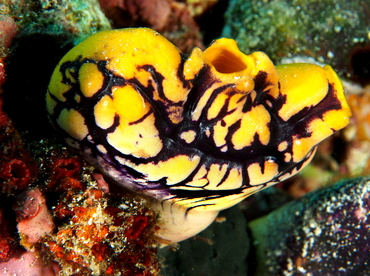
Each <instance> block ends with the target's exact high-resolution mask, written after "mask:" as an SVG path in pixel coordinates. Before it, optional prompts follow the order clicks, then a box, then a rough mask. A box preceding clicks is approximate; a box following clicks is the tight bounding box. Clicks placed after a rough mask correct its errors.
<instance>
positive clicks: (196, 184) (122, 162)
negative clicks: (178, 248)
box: [46, 28, 351, 241]
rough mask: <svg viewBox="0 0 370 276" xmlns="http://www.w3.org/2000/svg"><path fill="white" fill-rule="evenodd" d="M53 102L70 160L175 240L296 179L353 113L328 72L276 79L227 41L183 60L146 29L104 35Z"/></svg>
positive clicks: (296, 70) (53, 93) (263, 59)
mask: <svg viewBox="0 0 370 276" xmlns="http://www.w3.org/2000/svg"><path fill="white" fill-rule="evenodd" d="M122 45H124V49H125V51H122ZM150 49H155V50H153V51H152V52H151V50H150ZM46 102H47V109H48V112H49V114H50V119H51V121H52V123H53V124H54V126H55V128H56V129H57V130H58V131H59V134H60V135H61V137H63V138H65V140H66V142H67V144H68V145H69V146H70V147H71V148H72V149H74V150H75V151H76V152H78V153H80V155H81V156H83V157H84V158H85V159H86V160H87V161H88V162H90V163H91V164H92V165H93V166H95V167H96V168H98V169H100V170H101V171H102V172H104V173H105V174H107V175H109V176H110V177H112V178H113V179H114V180H115V181H116V182H118V183H119V184H120V185H121V186H123V187H126V188H128V189H131V190H133V191H140V192H141V193H143V194H145V195H147V196H149V197H151V198H152V199H155V200H157V201H158V202H157V203H155V202H154V203H153V206H155V208H158V209H159V210H160V212H161V214H162V223H163V224H162V225H161V226H162V228H161V230H160V232H159V235H160V236H161V237H162V238H164V239H168V240H170V241H179V240H183V239H185V238H187V237H190V236H192V235H194V234H196V233H197V232H199V231H200V230H202V229H204V228H205V227H206V226H208V224H209V223H211V222H212V221H213V219H214V218H215V216H216V215H217V212H218V211H219V210H223V209H226V208H228V207H231V206H233V205H234V204H236V203H238V202H240V201H241V200H243V199H244V198H245V197H247V196H249V195H251V194H253V193H255V192H257V191H259V190H261V189H263V188H266V187H268V186H270V185H273V184H276V183H278V182H280V181H282V180H284V179H286V178H289V177H291V176H292V175H294V174H296V173H297V172H298V171H299V170H301V169H302V168H303V167H304V166H305V165H306V164H307V163H308V162H309V161H310V160H311V158H312V157H313V154H314V152H315V149H316V145H317V144H318V143H319V142H321V141H322V140H324V139H325V138H327V137H328V136H330V135H331V134H333V132H334V131H336V130H339V129H341V128H343V127H344V126H346V125H347V124H348V122H349V118H348V117H349V116H350V114H351V112H350V110H349V107H348V105H347V103H346V100H345V98H344V93H343V89H342V86H341V83H340V80H339V79H338V77H337V75H336V74H335V73H334V71H333V70H332V69H331V68H330V67H329V66H324V67H320V66H317V65H312V64H290V65H281V66H278V67H276V68H275V67H274V65H273V64H272V62H271V61H270V59H269V58H268V57H267V56H266V55H265V54H263V53H262V52H256V53H252V54H250V55H245V54H243V53H242V52H240V51H239V49H238V48H237V46H236V43H235V41H233V40H230V39H219V40H216V41H215V42H214V43H213V44H212V45H211V46H210V47H209V48H207V49H206V50H205V51H204V52H203V51H201V50H200V49H199V48H195V49H194V50H193V52H192V53H191V54H190V55H189V56H188V57H186V58H185V57H184V55H183V54H182V53H181V52H179V51H178V49H177V48H176V47H175V46H174V45H173V44H171V43H170V42H169V41H168V40H166V39H165V38H164V37H162V36H161V35H159V33H157V32H155V31H153V30H151V29H147V28H137V29H135V28H130V29H123V30H113V31H105V32H100V33H97V34H95V35H93V36H91V37H90V38H89V39H87V40H85V41H84V42H83V43H81V44H79V45H78V46H76V47H75V48H73V49H72V50H71V51H70V52H69V53H67V54H66V55H65V56H64V57H63V58H62V60H61V61H60V62H59V64H58V66H57V67H56V69H55V70H54V73H53V76H52V79H51V81H50V85H49V90H48V93H47V95H46ZM179 168H181V169H179ZM226 191H227V192H226ZM184 229H186V231H185V230H184Z"/></svg>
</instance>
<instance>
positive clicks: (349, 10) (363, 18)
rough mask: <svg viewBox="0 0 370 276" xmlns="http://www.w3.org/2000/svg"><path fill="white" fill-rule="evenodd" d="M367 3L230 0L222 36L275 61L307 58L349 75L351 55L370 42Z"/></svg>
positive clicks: (357, 0)
mask: <svg viewBox="0 0 370 276" xmlns="http://www.w3.org/2000/svg"><path fill="white" fill-rule="evenodd" d="M369 7H370V6H369V3H368V2H366V3H365V2H364V1H361V0H356V1H350V2H348V1H325V0H322V1H312V0H310V1H302V0H294V1H280V0H273V1H257V0H252V1H248V2H246V1H244V0H232V1H230V5H229V8H228V11H227V13H226V25H225V27H224V31H223V36H226V37H231V38H234V39H236V40H237V41H238V44H239V46H240V48H241V49H242V51H245V52H250V51H254V50H256V49H258V50H262V51H264V52H266V53H267V54H268V55H269V56H270V57H271V58H272V60H273V61H275V62H279V61H280V59H281V58H283V57H287V56H292V55H293V56H295V55H308V56H312V57H314V58H316V59H318V60H319V61H321V62H325V63H328V64H331V65H332V66H333V67H334V68H335V69H340V70H341V72H342V74H343V75H345V76H350V75H351V71H349V70H348V68H350V66H349V65H350V53H351V51H352V49H353V48H354V47H356V46H360V45H364V44H366V43H369V40H370V35H369V34H370V28H369V21H368V18H369V14H368V12H369Z"/></svg>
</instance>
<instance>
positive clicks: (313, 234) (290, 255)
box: [249, 177, 370, 275]
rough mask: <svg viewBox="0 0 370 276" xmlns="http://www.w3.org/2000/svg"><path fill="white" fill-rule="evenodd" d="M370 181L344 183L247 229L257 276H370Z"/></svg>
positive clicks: (258, 221) (307, 198) (312, 195)
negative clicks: (254, 251) (255, 261)
mask: <svg viewBox="0 0 370 276" xmlns="http://www.w3.org/2000/svg"><path fill="white" fill-rule="evenodd" d="M369 196H370V180H369V178H368V177H365V178H357V179H352V180H343V181H340V182H338V183H336V184H334V185H333V186H330V187H328V188H326V189H322V190H318V191H316V192H314V193H311V194H309V195H306V196H305V197H303V198H301V199H300V200H297V201H294V202H291V203H289V204H287V205H285V206H283V207H282V208H280V209H278V210H277V211H274V212H272V213H270V214H269V215H267V216H265V217H262V218H260V219H257V220H254V221H252V222H251V223H250V224H249V226H250V229H251V231H252V235H253V237H254V244H255V246H256V253H257V275H288V274H289V275H295V274H297V275H303V274H304V275H368V274H369V272H370V270H369V250H370V241H369V234H370V232H369V229H370V228H369V212H370V200H369V199H370V197H369Z"/></svg>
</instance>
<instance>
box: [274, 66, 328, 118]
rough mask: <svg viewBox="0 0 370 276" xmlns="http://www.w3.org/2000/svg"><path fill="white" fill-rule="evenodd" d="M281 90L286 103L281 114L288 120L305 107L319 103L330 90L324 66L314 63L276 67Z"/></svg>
mask: <svg viewBox="0 0 370 276" xmlns="http://www.w3.org/2000/svg"><path fill="white" fill-rule="evenodd" d="M276 70H277V72H278V75H279V82H280V91H281V94H282V96H286V103H285V104H284V105H283V107H282V108H281V109H280V111H279V116H280V117H281V118H282V119H283V120H284V121H287V120H289V118H291V117H292V116H293V115H295V114H297V113H298V112H299V111H301V110H302V109H303V108H305V107H312V106H315V105H317V104H318V103H319V102H320V101H321V100H322V99H324V98H325V96H326V94H327V92H328V81H327V78H326V75H325V71H324V70H323V68H322V67H320V66H318V65H314V64H303V63H297V64H286V65H280V66H277V67H276Z"/></svg>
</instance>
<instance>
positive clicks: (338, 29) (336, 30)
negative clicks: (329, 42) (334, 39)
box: [334, 26, 342, 33]
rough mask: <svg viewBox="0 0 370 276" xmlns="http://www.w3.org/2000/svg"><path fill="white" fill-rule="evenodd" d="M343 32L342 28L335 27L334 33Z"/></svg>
mask: <svg viewBox="0 0 370 276" xmlns="http://www.w3.org/2000/svg"><path fill="white" fill-rule="evenodd" d="M341 30H342V27H341V26H335V27H334V32H336V33H339V32H340V31H341Z"/></svg>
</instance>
